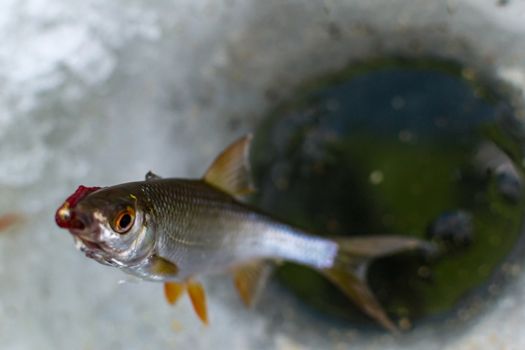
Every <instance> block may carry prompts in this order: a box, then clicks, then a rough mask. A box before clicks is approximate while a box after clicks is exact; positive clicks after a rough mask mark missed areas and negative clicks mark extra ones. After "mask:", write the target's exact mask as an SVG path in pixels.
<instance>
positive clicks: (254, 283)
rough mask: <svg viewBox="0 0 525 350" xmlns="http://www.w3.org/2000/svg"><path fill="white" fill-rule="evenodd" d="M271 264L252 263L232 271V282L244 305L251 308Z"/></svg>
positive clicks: (269, 270) (262, 262) (265, 262)
mask: <svg viewBox="0 0 525 350" xmlns="http://www.w3.org/2000/svg"><path fill="white" fill-rule="evenodd" d="M271 270H272V264H271V263H270V262H268V261H254V262H251V263H248V264H244V265H240V266H237V267H236V268H234V269H233V282H234V283H235V288H237V292H239V296H240V297H241V299H242V301H243V303H244V305H246V306H247V307H251V306H252V305H253V304H254V303H255V302H256V301H257V297H258V295H259V292H260V290H261V289H262V287H263V285H264V284H265V282H266V280H267V279H268V276H269V275H270V272H271Z"/></svg>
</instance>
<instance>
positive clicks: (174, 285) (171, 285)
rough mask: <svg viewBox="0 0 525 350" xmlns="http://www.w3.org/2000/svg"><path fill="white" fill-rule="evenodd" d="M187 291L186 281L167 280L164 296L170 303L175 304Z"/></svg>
mask: <svg viewBox="0 0 525 350" xmlns="http://www.w3.org/2000/svg"><path fill="white" fill-rule="evenodd" d="M185 291H186V283H185V282H184V283H178V282H165V283H164V296H165V297H166V301H167V302H168V304H170V305H174V304H175V303H176V302H177V301H178V300H179V299H180V297H181V296H182V294H184V292H185Z"/></svg>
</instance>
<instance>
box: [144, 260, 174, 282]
mask: <svg viewBox="0 0 525 350" xmlns="http://www.w3.org/2000/svg"><path fill="white" fill-rule="evenodd" d="M149 272H150V273H152V274H153V275H156V276H160V277H164V278H167V277H171V278H173V277H175V276H177V274H178V272H179V268H178V267H177V265H175V264H174V263H172V262H171V261H168V260H166V259H164V258H163V257H160V256H158V255H153V256H152V257H151V258H150V260H149Z"/></svg>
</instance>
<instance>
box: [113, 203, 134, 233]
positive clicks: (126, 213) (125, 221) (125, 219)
mask: <svg viewBox="0 0 525 350" xmlns="http://www.w3.org/2000/svg"><path fill="white" fill-rule="evenodd" d="M134 221H135V210H134V209H133V208H131V207H127V208H126V209H124V210H122V211H121V212H119V213H118V214H117V216H116V217H115V220H113V229H114V230H115V231H116V232H117V233H121V234H123V233H126V232H128V231H129V230H130V229H131V226H133V222H134Z"/></svg>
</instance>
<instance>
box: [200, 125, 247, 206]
mask: <svg viewBox="0 0 525 350" xmlns="http://www.w3.org/2000/svg"><path fill="white" fill-rule="evenodd" d="M251 141H252V135H251V134H248V135H246V136H244V137H242V138H240V139H238V140H237V141H235V142H234V143H232V144H231V145H230V146H228V148H226V149H225V150H224V151H223V152H222V153H221V154H220V155H219V156H218V157H217V158H215V160H214V161H213V163H212V164H211V166H210V167H209V168H208V170H207V171H206V173H205V174H204V178H203V179H204V181H205V182H207V183H208V184H210V185H212V186H214V187H217V188H218V189H220V190H222V191H224V192H226V193H229V194H231V195H234V196H242V195H247V194H249V193H251V192H253V191H254V189H255V188H254V186H253V184H252V179H251V170H250V163H249V153H250V144H251Z"/></svg>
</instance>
